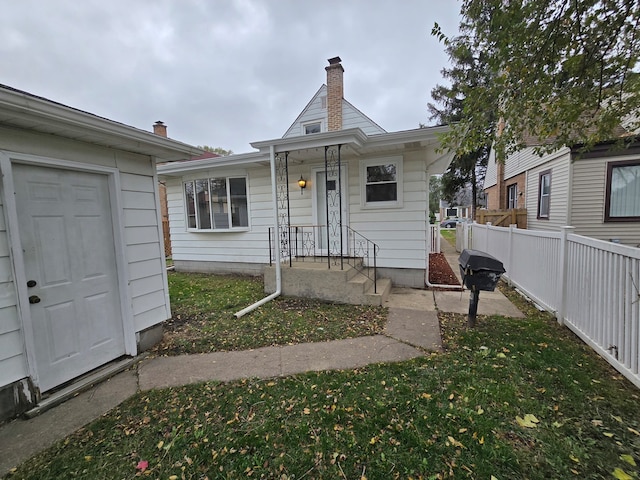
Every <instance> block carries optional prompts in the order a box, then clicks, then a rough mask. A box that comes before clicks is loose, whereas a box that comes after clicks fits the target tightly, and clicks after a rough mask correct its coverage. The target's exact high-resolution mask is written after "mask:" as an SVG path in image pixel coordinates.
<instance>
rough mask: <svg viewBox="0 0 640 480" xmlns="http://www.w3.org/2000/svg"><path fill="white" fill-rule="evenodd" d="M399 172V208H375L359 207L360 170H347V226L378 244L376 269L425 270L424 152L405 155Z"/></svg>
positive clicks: (425, 194) (426, 184) (425, 179)
mask: <svg viewBox="0 0 640 480" xmlns="http://www.w3.org/2000/svg"><path fill="white" fill-rule="evenodd" d="M354 167H355V165H354ZM402 169H403V176H402V190H403V206H402V208H395V209H393V208H392V209H388V208H380V209H376V208H363V207H362V206H361V202H360V182H361V180H362V179H361V178H360V175H359V172H360V169H359V168H350V170H349V173H350V175H349V193H350V201H349V203H350V209H351V213H350V226H351V228H353V229H354V230H356V231H357V232H358V233H360V234H362V235H364V236H365V237H367V238H368V239H370V240H371V241H373V242H375V243H377V244H378V245H379V247H380V251H379V253H378V258H377V262H378V263H377V265H378V267H381V268H385V267H388V268H411V269H424V268H425V251H426V238H427V237H426V228H427V227H426V224H427V218H428V217H427V212H426V205H427V192H428V181H427V178H428V177H427V174H426V168H425V163H424V152H421V153H417V152H411V153H406V154H404V156H403V161H402Z"/></svg>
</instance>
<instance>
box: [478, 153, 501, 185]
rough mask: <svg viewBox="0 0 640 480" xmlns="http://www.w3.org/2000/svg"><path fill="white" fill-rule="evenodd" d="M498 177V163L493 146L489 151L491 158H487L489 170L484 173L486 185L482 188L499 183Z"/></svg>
mask: <svg viewBox="0 0 640 480" xmlns="http://www.w3.org/2000/svg"><path fill="white" fill-rule="evenodd" d="M497 178H498V165H497V164H496V151H495V150H494V149H493V148H492V149H491V151H490V152H489V159H488V160H487V171H486V172H485V174H484V186H483V187H482V188H489V187H493V186H494V185H497V183H498V181H497Z"/></svg>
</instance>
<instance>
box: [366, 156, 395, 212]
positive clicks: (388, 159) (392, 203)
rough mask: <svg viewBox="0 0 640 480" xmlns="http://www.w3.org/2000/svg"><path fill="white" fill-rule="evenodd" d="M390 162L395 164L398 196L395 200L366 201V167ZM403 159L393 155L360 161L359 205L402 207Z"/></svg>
mask: <svg viewBox="0 0 640 480" xmlns="http://www.w3.org/2000/svg"><path fill="white" fill-rule="evenodd" d="M389 163H392V164H394V165H395V166H396V183H397V194H398V197H397V199H396V200H395V201H388V202H367V167H370V166H373V165H384V164H389ZM402 163H403V159H402V156H401V155H398V156H394V157H379V158H370V159H367V160H361V161H360V206H361V208H362V209H365V210H374V209H380V208H402V206H403V203H404V194H403V193H404V176H403V172H402Z"/></svg>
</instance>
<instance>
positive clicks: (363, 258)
mask: <svg viewBox="0 0 640 480" xmlns="http://www.w3.org/2000/svg"><path fill="white" fill-rule="evenodd" d="M329 228H331V227H329ZM343 228H344V229H345V233H346V245H345V246H344V247H343V248H341V249H337V250H335V249H329V250H328V251H327V250H326V249H320V248H319V247H318V239H320V238H326V236H327V226H326V225H290V226H288V227H287V228H282V227H281V228H280V234H279V235H278V241H276V239H275V238H274V229H273V227H270V228H269V265H273V261H274V258H275V250H274V249H275V248H277V247H278V246H280V247H281V248H282V246H283V245H286V246H287V250H286V251H285V252H282V250H281V253H283V255H281V262H282V263H284V262H289V265H290V266H291V264H292V263H291V262H292V260H293V259H296V261H302V262H304V261H312V262H320V261H325V259H326V261H327V265H328V268H329V269H330V268H331V266H332V265H333V266H334V267H339V268H340V269H341V270H344V266H345V264H346V265H349V266H351V267H352V268H354V269H356V270H357V271H358V272H359V273H360V274H362V275H364V276H366V277H367V278H369V279H371V280H372V281H373V291H374V293H378V282H377V278H378V270H377V258H378V251H379V250H380V247H379V246H378V245H377V244H376V243H374V242H372V241H371V240H369V239H368V238H367V237H365V236H364V235H362V234H360V233H358V232H357V231H355V230H354V229H352V228H350V227H347V226H344V227H343ZM283 237H286V238H283ZM283 240H284V241H283Z"/></svg>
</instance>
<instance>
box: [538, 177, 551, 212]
mask: <svg viewBox="0 0 640 480" xmlns="http://www.w3.org/2000/svg"><path fill="white" fill-rule="evenodd" d="M550 206H551V170H547V171H546V172H542V173H541V174H540V178H539V180H538V218H541V219H549V210H550Z"/></svg>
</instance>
